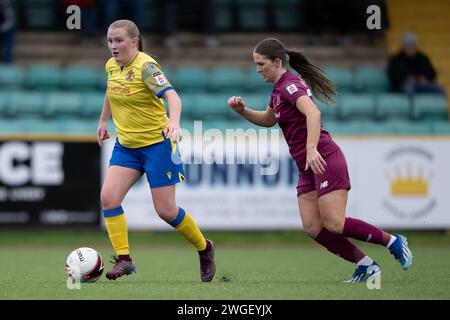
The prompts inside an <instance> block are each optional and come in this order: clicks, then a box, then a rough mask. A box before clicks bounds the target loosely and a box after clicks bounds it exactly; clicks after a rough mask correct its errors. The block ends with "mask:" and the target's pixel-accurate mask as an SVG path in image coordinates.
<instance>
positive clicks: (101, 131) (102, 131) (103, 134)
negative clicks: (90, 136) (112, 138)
mask: <svg viewBox="0 0 450 320" xmlns="http://www.w3.org/2000/svg"><path fill="white" fill-rule="evenodd" d="M108 138H109V134H108V130H106V125H105V124H99V125H98V128H97V142H98V145H99V146H100V147H101V146H102V144H103V140H106V139H108Z"/></svg>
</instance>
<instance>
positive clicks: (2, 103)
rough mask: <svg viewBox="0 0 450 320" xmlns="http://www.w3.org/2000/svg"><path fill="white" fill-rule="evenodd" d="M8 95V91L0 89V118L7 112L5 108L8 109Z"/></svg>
mask: <svg viewBox="0 0 450 320" xmlns="http://www.w3.org/2000/svg"><path fill="white" fill-rule="evenodd" d="M9 96H10V93H9V92H7V91H0V119H1V118H3V115H4V114H7V112H8V111H7V109H9Z"/></svg>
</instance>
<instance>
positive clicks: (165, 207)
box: [155, 203, 178, 223]
mask: <svg viewBox="0 0 450 320" xmlns="http://www.w3.org/2000/svg"><path fill="white" fill-rule="evenodd" d="M155 211H156V213H157V214H158V216H159V217H160V218H161V219H162V220H164V221H166V222H168V223H169V222H171V221H173V220H174V219H175V218H176V217H177V214H178V208H177V206H175V205H173V204H169V203H158V204H155Z"/></svg>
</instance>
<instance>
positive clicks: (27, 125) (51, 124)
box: [18, 119, 62, 134]
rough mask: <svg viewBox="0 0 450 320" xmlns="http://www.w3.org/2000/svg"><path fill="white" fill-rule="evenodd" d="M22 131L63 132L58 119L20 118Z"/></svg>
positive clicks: (35, 132)
mask: <svg viewBox="0 0 450 320" xmlns="http://www.w3.org/2000/svg"><path fill="white" fill-rule="evenodd" d="M18 125H19V127H20V131H21V132H22V133H27V134H60V133H61V132H62V130H61V128H60V124H59V123H58V121H55V120H52V119H20V120H19V121H18Z"/></svg>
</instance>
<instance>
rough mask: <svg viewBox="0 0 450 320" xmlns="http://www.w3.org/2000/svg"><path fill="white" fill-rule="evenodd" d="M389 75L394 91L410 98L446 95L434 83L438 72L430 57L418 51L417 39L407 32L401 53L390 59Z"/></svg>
mask: <svg viewBox="0 0 450 320" xmlns="http://www.w3.org/2000/svg"><path fill="white" fill-rule="evenodd" d="M388 74H389V79H390V81H391V87H392V89H393V91H399V92H404V93H406V94H407V95H410V96H412V95H413V94H415V93H442V94H443V93H444V91H443V89H442V88H441V87H439V86H438V85H437V84H436V83H435V82H434V81H435V79H436V71H435V69H434V68H433V65H432V64H431V61H430V60H429V59H428V57H427V56H426V55H425V54H424V53H423V52H421V51H420V50H419V49H418V44H417V37H416V35H415V34H414V33H412V32H405V34H404V35H403V39H402V49H401V51H400V52H399V53H397V54H396V55H394V56H392V57H391V58H390V59H389V66H388Z"/></svg>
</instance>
